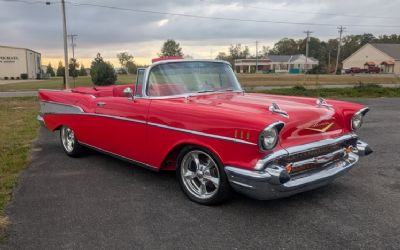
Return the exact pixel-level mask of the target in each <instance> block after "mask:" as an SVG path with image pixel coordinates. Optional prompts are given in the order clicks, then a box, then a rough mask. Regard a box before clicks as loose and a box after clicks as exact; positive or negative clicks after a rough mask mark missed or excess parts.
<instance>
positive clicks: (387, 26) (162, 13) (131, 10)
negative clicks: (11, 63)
mask: <svg viewBox="0 0 400 250" xmlns="http://www.w3.org/2000/svg"><path fill="white" fill-rule="evenodd" d="M0 1H3V2H21V3H27V2H29V1H24V0H15V1H10V0H0ZM29 3H45V2H41V1H35V2H29ZM52 3H56V2H52ZM66 3H67V4H70V5H72V6H89V7H98V8H105V9H111V10H117V11H128V12H135V13H147V14H156V15H170V16H179V17H188V18H197V19H206V20H220V21H236V22H253V23H273V24H288V25H302V26H327V27H336V26H337V24H333V23H313V22H291V21H274V20H259V19H244V18H232V17H216V16H201V15H194V14H185V13H175V12H166V11H155V10H145V9H134V8H125V7H117V6H110V5H102V4H93V3H76V2H71V1H66ZM343 25H345V26H348V27H375V28H400V25H379V24H343Z"/></svg>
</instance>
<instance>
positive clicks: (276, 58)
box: [268, 54, 318, 63]
mask: <svg viewBox="0 0 400 250" xmlns="http://www.w3.org/2000/svg"><path fill="white" fill-rule="evenodd" d="M302 57H304V58H305V57H306V56H305V55H303V54H298V55H268V58H269V59H270V60H271V61H272V62H276V63H290V62H293V61H296V60H298V59H299V58H302ZM308 60H310V61H316V62H317V61H318V60H317V59H315V58H313V57H308Z"/></svg>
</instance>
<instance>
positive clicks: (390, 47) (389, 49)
mask: <svg viewBox="0 0 400 250" xmlns="http://www.w3.org/2000/svg"><path fill="white" fill-rule="evenodd" d="M371 45H372V46H374V47H375V48H376V49H378V50H380V51H382V52H384V53H385V54H387V55H388V56H390V57H393V58H394V59H395V60H400V44H390V43H371Z"/></svg>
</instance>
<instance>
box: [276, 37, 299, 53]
mask: <svg viewBox="0 0 400 250" xmlns="http://www.w3.org/2000/svg"><path fill="white" fill-rule="evenodd" d="M269 53H270V54H271V55H295V54H299V44H298V42H296V41H295V40H294V39H290V38H283V39H281V40H280V41H279V42H277V43H275V45H274V47H273V49H272V50H270V51H269Z"/></svg>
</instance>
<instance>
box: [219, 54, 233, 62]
mask: <svg viewBox="0 0 400 250" xmlns="http://www.w3.org/2000/svg"><path fill="white" fill-rule="evenodd" d="M215 59H216V60H222V61H228V62H229V61H230V60H231V58H230V57H229V56H228V55H227V54H226V53H225V52H219V53H218V55H217V57H216V58H215Z"/></svg>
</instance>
